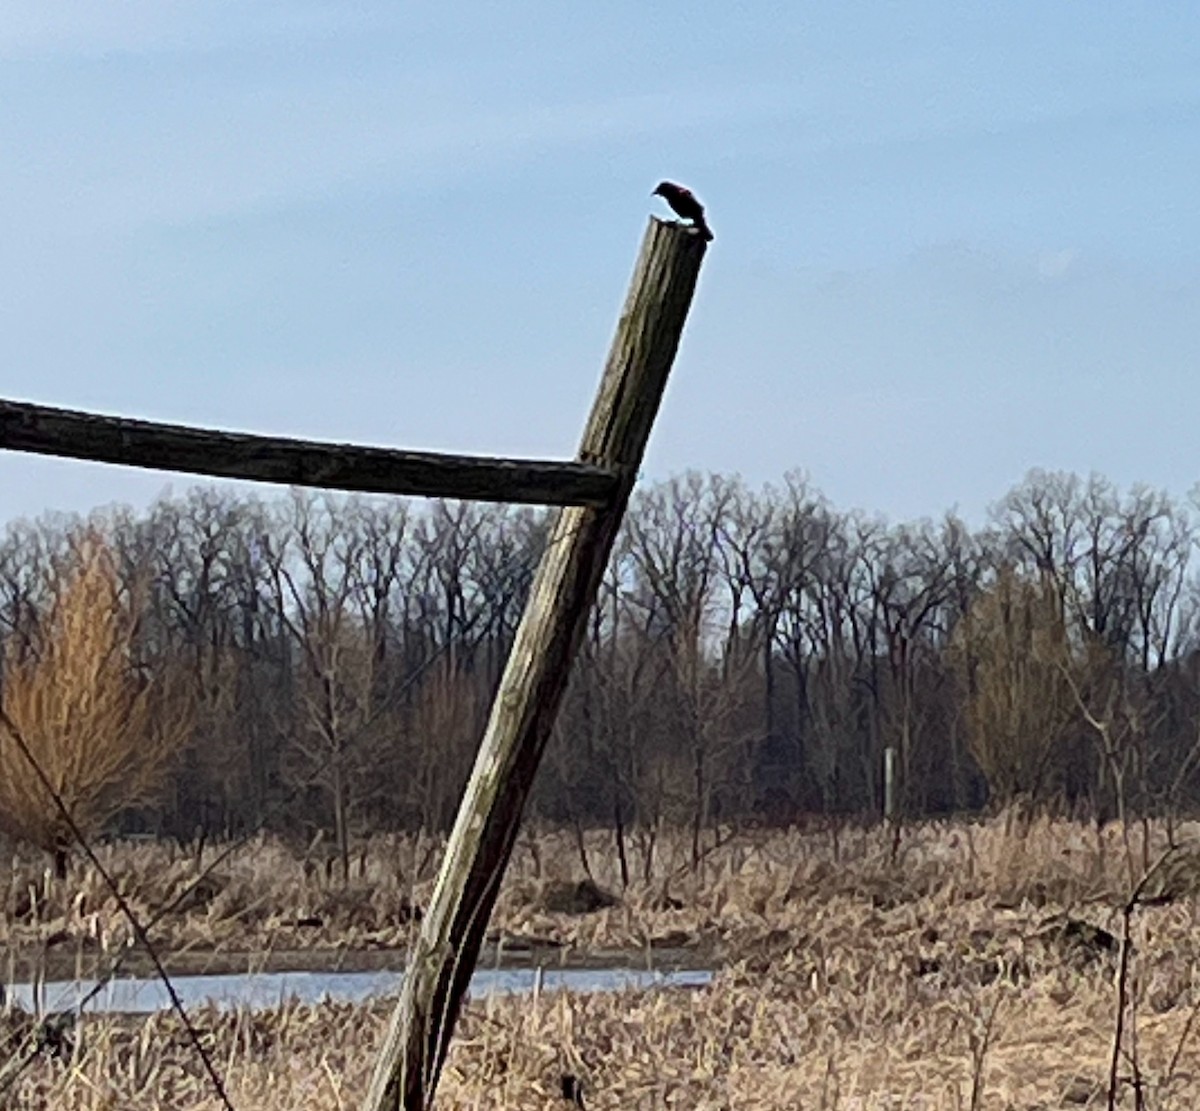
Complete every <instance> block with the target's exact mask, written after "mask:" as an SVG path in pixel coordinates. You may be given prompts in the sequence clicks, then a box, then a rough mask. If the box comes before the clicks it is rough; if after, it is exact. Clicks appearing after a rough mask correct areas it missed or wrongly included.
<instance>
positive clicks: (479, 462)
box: [0, 400, 617, 506]
mask: <svg viewBox="0 0 1200 1111" xmlns="http://www.w3.org/2000/svg"><path fill="white" fill-rule="evenodd" d="M0 449H4V450H7V451H26V452H33V453H35V454H38V455H57V456H63V457H66V458H70V459H86V460H90V461H92V462H97V463H117V464H121V465H123V466H128V467H150V468H153V469H156V470H164V471H184V472H187V473H189V474H201V475H212V476H216V477H220V478H241V479H247V480H250V481H253V482H276V483H284V484H286V485H289V486H319V487H322V488H324V489H328V490H355V491H359V492H361V493H367V494H409V495H413V496H419V497H431V498H432V497H443V498H463V499H471V500H474V501H493V502H523V503H527V504H532V505H593V506H602V505H605V504H607V502H608V501H609V500H610V499H611V498H612V496H613V493H614V491H615V489H616V486H617V479H616V476H615V475H614V474H612V473H611V472H610V471H608V470H606V469H605V468H603V467H601V466H598V465H595V464H589V463H584V462H552V461H541V460H531V459H489V458H486V457H476V456H467V455H441V454H438V453H434V452H417V451H393V450H391V449H389V448H377V447H357V446H355V445H353V444H330V443H319V442H316V441H311V440H292V439H283V438H279V437H274V436H255V435H251V434H249V433H242V432H219V431H215V430H211V429H203V428H191V427H188V426H186V425H180V424H158V423H154V422H150V421H140V420H130V419H127V418H125V417H109V416H100V415H98V414H94V413H80V412H75V411H74V410H71V409H55V408H50V407H48V406H45V405H31V404H28V403H26V402H20V401H4V400H0Z"/></svg>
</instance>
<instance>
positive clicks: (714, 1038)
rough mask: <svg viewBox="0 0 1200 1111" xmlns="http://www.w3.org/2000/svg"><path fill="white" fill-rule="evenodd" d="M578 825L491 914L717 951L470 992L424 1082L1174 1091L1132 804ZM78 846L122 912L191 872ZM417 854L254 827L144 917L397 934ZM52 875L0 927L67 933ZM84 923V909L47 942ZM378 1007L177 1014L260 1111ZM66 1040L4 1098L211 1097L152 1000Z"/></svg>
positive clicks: (1155, 879)
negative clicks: (669, 964)
mask: <svg viewBox="0 0 1200 1111" xmlns="http://www.w3.org/2000/svg"><path fill="white" fill-rule="evenodd" d="M1143 832H1148V833H1149V843H1148V844H1146V845H1143V843H1142V837H1143ZM606 837H607V835H603V836H602V835H594V841H593V839H592V838H589V849H591V850H593V851H592V853H591V856H592V859H593V868H594V870H595V872H596V886H597V889H598V890H600V891H602V892H605V893H607V894H610V895H611V896H612V902H611V905H595V904H594V903H593V904H592V905H590V906H585V905H584V904H583V903H576V904H572V903H570V902H569V900H568V901H565V902H564V901H563V900H564V898H565V895H564V893H570V892H577V890H578V888H579V885H580V884H581V883H583V884H584V885H585V886H586V884H587V881H586V877H584V876H583V874H582V870H581V869H580V867H579V864H578V860H577V852H576V846H575V843H574V835H573V834H568V835H562V834H544V835H541V836H538V837H536V838H532V839H528V840H527V842H526V843H525V844H524V845H523V847H522V849H521V851H520V852H519V854H518V857H517V859H516V862H515V865H514V869H513V872H512V874H511V875H510V877H509V879H508V882H507V884H506V888H505V892H504V895H503V898H502V899H501V903H500V906H499V908H498V911H497V918H496V922H495V923H494V925H495V927H496V929H497V930H499V931H503V932H504V933H505V934H506V935H507V936H509V937H511V938H513V939H529V938H536V939H539V944H540V945H541V946H542V959H549V960H551V961H553V960H555V959H561V955H556V954H555V953H553V952H549V953H548V951H549V949H550V946H551V945H554V946H561V947H563V949H564V950H574V951H577V952H580V951H581V952H584V953H586V952H592V951H598V950H612V949H618V948H619V949H627V950H630V953H628V954H627V956H628V958H629V959H630V960H631V961H634V962H641V963H646V962H649V963H653V961H654V959H655V954H654V950H655V947H656V946H659V945H667V946H670V947H671V948H677V947H684V948H687V949H690V950H691V951H692V957H693V960H692V963H694V964H696V965H705V964H711V965H712V966H714V967H715V968H716V969H717V974H716V977H715V979H714V981H713V983H712V984H711V986H709V987H706V988H701V989H664V990H651V991H648V992H634V993H627V994H615V995H610V994H594V995H571V994H567V993H545V994H543V995H541V996H539V997H536V998H533V999H530V998H488V999H481V1000H476V1001H473V1002H472V1003H471V1004H470V1005H469V1006H468V1009H467V1012H466V1015H465V1018H464V1020H463V1023H462V1025H461V1027H460V1031H459V1035H458V1037H457V1040H456V1043H455V1047H454V1050H453V1052H452V1056H451V1060H450V1064H449V1067H448V1069H447V1072H446V1075H445V1078H444V1080H443V1084H442V1088H441V1097H440V1098H441V1103H440V1105H441V1106H443V1107H479V1108H483V1107H502V1108H510V1107H511V1108H527V1107H528V1108H534V1107H537V1108H550V1107H559V1106H568V1104H565V1103H563V1102H562V1094H561V1093H562V1081H563V1078H564V1077H565V1076H567V1077H573V1078H577V1079H578V1080H580V1081H581V1082H582V1084H583V1086H584V1092H585V1098H586V1106H588V1107H595V1108H605V1107H611V1108H617V1107H647V1108H650V1107H662V1106H668V1107H669V1106H679V1107H689V1108H721V1107H739V1108H740V1107H748V1108H774V1107H816V1108H829V1109H833V1108H842V1109H851V1108H874V1107H889V1108H894V1107H899V1108H910V1107H911V1108H918V1107H928V1108H945V1109H951V1108H954V1109H957V1108H971V1107H975V1108H995V1109H1000V1108H1022V1109H1024V1108H1034V1107H1045V1108H1060V1107H1063V1108H1066V1107H1089V1106H1090V1107H1096V1108H1099V1107H1104V1106H1106V1105H1107V1093H1108V1091H1109V1087H1110V1083H1113V1086H1114V1092H1115V1095H1116V1097H1117V1102H1116V1106H1120V1107H1129V1108H1133V1107H1147V1108H1152V1109H1154V1108H1186V1107H1191V1106H1194V1097H1195V1094H1196V1092H1197V1091H1198V1090H1200V1087H1198V1085H1200V1031H1197V1030H1196V1029H1195V1028H1194V1027H1195V1025H1196V1017H1197V1014H1198V1013H1200V977H1198V976H1197V973H1196V969H1197V967H1200V913H1198V912H1200V901H1198V893H1200V855H1197V854H1198V853H1200V827H1198V826H1194V825H1192V824H1189V823H1181V824H1179V825H1178V826H1177V827H1175V828H1173V829H1172V830H1170V831H1168V830H1167V829H1166V827H1165V826H1162V825H1161V824H1160V825H1155V826H1153V827H1151V828H1149V829H1148V831H1143V830H1141V829H1138V830H1134V831H1131V832H1130V835H1129V839H1128V842H1127V841H1126V839H1125V838H1124V837H1123V836H1122V831H1121V829H1120V828H1119V827H1117V826H1110V827H1109V828H1107V829H1106V830H1103V831H1098V830H1097V829H1096V828H1095V827H1094V826H1088V825H1083V824H1079V823H1072V822H1068V821H1052V820H1049V819H1038V820H1033V821H1031V822H1028V823H1023V822H1021V821H1020V820H1018V819H1017V818H1016V817H1015V816H1014V815H1011V814H1009V815H1006V816H1002V817H1000V818H997V819H995V820H991V821H988V822H979V823H967V822H963V821H957V822H947V823H935V824H925V825H921V826H917V827H914V828H911V829H908V830H905V831H904V832H903V834H902V836H901V838H900V841H899V847H898V849H895V848H894V842H893V840H892V837H891V836H890V834H889V833H888V831H886V830H884V829H880V828H875V829H860V828H853V827H844V828H840V829H836V828H833V827H830V828H826V829H815V830H810V831H807V832H800V831H790V832H766V831H760V832H757V833H750V832H747V833H742V834H739V835H737V836H733V837H731V838H730V839H729V840H727V841H725V842H724V843H722V844H720V845H719V846H717V847H715V848H711V849H710V851H709V852H708V853H706V855H705V859H704V866H703V867H702V868H701V869H699V870H696V869H693V868H692V867H691V844H690V833H689V832H688V831H687V830H682V831H674V832H670V833H664V835H663V837H662V840H661V842H660V846H659V848H660V852H659V854H658V858H657V859H658V864H657V866H656V870H655V874H654V877H653V879H652V881H651V882H649V883H645V882H642V881H638V882H636V883H634V884H631V886H630V887H629V888H628V889H625V890H622V889H621V887H620V875H619V872H620V869H619V866H618V865H617V864H616V862H615V860H614V859H613V855H612V853H611V852H608V853H605V852H604V851H603V849H604V841H605V839H606ZM1193 839H1196V844H1195V846H1193ZM1171 844H1174V845H1176V846H1177V848H1175V849H1174V850H1172V849H1171V848H1170V845H1171ZM213 851H214V852H215V851H216V850H215V849H214V850H213ZM105 854H106V859H107V860H108V862H109V864H110V866H111V869H112V871H113V873H114V874H115V876H116V877H117V879H118V882H119V883H120V884H121V885H122V887H123V888H125V889H127V890H129V891H131V892H133V891H136V892H138V893H139V896H138V897H139V899H142V900H144V903H143V904H139V909H141V910H142V912H143V913H145V914H146V915H147V916H152V915H153V912H154V910H155V909H156V908H157V906H158V905H159V903H160V900H161V899H162V898H168V897H170V896H171V894H172V893H173V891H174V890H175V884H176V883H182V882H183V881H184V880H185V878H186V877H187V875H188V874H189V871H190V870H193V869H194V868H195V861H194V860H185V859H183V858H178V857H177V858H176V860H175V861H174V862H173V863H172V862H170V861H169V860H167V859H166V855H165V854H166V850H165V849H164V848H163V847H162V846H146V845H139V846H128V845H112V846H109V847H107V848H106V849H105ZM1131 854H1132V855H1131ZM423 855H424V849H422V848H421V847H419V846H417V845H415V844H412V843H404V842H400V841H396V840H388V841H381V842H380V843H372V844H370V845H369V846H367V853H366V874H365V876H364V877H362V878H363V881H364V882H363V883H362V884H361V885H359V883H358V882H357V879H355V880H354V881H352V882H351V883H350V884H349V885H347V884H346V883H345V881H343V880H341V879H340V878H337V877H335V878H334V879H332V880H327V879H326V878H325V876H324V874H323V873H322V872H319V871H318V872H315V873H314V872H312V870H311V869H310V870H308V871H307V872H306V870H305V868H304V862H303V858H302V857H299V856H296V855H295V854H293V853H292V852H290V851H289V850H288V849H287V847H286V846H284V845H283V844H280V843H275V844H267V843H256V844H253V845H248V846H245V847H244V848H243V849H241V850H240V851H239V853H237V854H235V855H234V856H233V857H231V858H230V860H229V861H228V863H227V864H226V865H223V866H221V867H220V868H218V869H217V870H216V871H214V872H213V873H211V878H212V880H213V887H212V889H211V891H212V893H211V897H210V898H208V899H207V900H204V901H198V902H196V903H193V904H190V905H188V906H185V907H181V908H180V909H179V910H178V911H177V912H176V913H175V914H174V915H172V916H171V917H170V918H168V919H167V920H165V922H164V926H163V933H162V935H161V937H162V940H163V941H164V942H165V943H166V944H167V945H169V946H171V947H180V948H186V947H188V946H192V947H199V948H203V947H210V946H217V947H221V946H229V947H236V948H239V949H244V950H250V951H254V952H256V953H258V954H260V956H261V954H264V953H267V952H269V951H271V949H272V948H292V947H294V946H303V945H309V944H330V943H335V944H338V943H342V944H346V945H349V946H351V947H363V946H371V945H379V944H382V945H395V944H403V941H404V935H403V931H398V930H396V928H395V927H394V925H392V923H393V922H394V921H395V920H396V919H398V918H403V916H404V914H405V913H408V912H411V911H412V910H413V909H415V908H418V907H419V906H420V904H421V901H422V899H423V898H424V897H425V895H426V893H427V891H428V882H429V881H428V878H427V877H426V878H421V877H420V876H418V875H416V874H415V873H414V874H413V875H412V876H411V877H409V876H407V875H406V872H405V869H406V867H408V865H405V864H404V863H403V862H404V861H405V860H406V859H407V860H408V861H411V860H413V859H418V858H420V857H422V856H423ZM1147 859H1148V860H1149V861H1150V864H1149V867H1148V868H1146V867H1145V865H1144V863H1143V862H1144V861H1145V860H1147ZM397 862H400V863H399V864H397ZM1131 867H1132V868H1133V870H1134V874H1135V875H1136V876H1137V880H1136V881H1135V888H1137V890H1136V891H1135V889H1132V888H1131V887H1130V883H1129V875H1130V868H1131ZM171 875H174V877H175V878H174V879H170V878H168V877H169V876H171ZM31 879H32V881H33V882H34V883H36V879H35V878H33V877H31ZM52 882H53V883H54V885H55V886H53V887H52V892H51V898H50V899H49V900H48V901H47V902H46V903H45V904H43V906H42V908H41V913H43V914H44V918H43V919H42V920H40V921H39V922H37V923H36V924H33V923H30V922H25V923H24V925H23V926H22V929H23V930H25V931H26V932H25V934H24V935H23V938H22V940H21V942H20V944H21V945H22V946H23V947H25V948H26V949H28V946H29V945H30V943H31V942H32V939H33V936H34V935H35V934H36V935H39V936H40V937H41V939H42V944H43V945H44V944H45V943H46V941H47V940H48V939H49V938H51V937H53V936H54V935H56V934H61V933H63V932H70V931H71V930H72V929H74V928H76V927H75V925H74V921H73V919H72V915H73V914H74V913H75V911H74V905H75V904H78V903H82V905H83V906H84V907H87V906H89V904H91V905H93V906H94V908H95V909H94V910H91V911H88V912H87V913H95V914H99V915H101V916H104V917H106V918H111V919H112V920H114V921H115V912H114V909H113V907H112V904H111V901H106V899H105V897H104V895H103V891H102V886H101V885H100V884H99V883H98V882H97V881H96V878H95V877H93V876H90V875H88V874H87V873H86V871H85V870H84V868H83V866H79V867H78V868H77V869H74V870H73V871H72V873H71V876H70V877H69V878H68V881H67V884H66V886H65V887H64V888H63V892H64V897H62V898H61V899H57V898H56V896H55V895H54V892H56V891H57V890H58V886H57V883H58V881H52ZM156 884H157V886H156ZM67 892H74V894H73V895H71V896H70V897H67V896H66V893H67ZM337 893H340V896H339V894H337ZM80 895H82V896H83V898H82V899H80V898H79V896H80ZM92 900H94V903H92V902H91V901H92ZM15 909H16V908H13V907H12V906H10V907H9V917H10V919H15V918H17V917H19V916H17V915H15V914H14V910H15ZM301 912H304V913H306V914H313V915H314V916H315V915H317V914H324V915H327V916H328V922H327V923H326V924H325V925H323V926H322V927H320V928H316V927H314V928H313V931H312V934H311V935H308V934H307V932H306V931H305V930H304V929H303V928H297V927H296V926H295V924H294V918H295V917H296V916H297V915H298V914H300V913H301ZM1126 912H1128V913H1126ZM10 929H12V927H10ZM89 936H91V935H90V934H89V933H88V932H87V927H86V925H84V927H83V932H82V933H81V934H80V935H78V936H73V937H72V938H71V939H70V940H67V941H63V942H61V943H59V944H62V945H65V946H67V947H68V948H71V947H76V946H78V945H80V944H82V943H83V942H82V940H81V939H83V938H87V937H89ZM16 940H17V939H16V938H14V937H10V939H9V941H10V944H13V943H14V942H15V941H16ZM114 941H115V938H113V939H110V941H109V945H108V947H109V949H110V950H111V948H112V945H113V944H114ZM1127 944H1128V946H1129V948H1128V950H1127V951H1125V952H1124V956H1123V950H1124V948H1125V946H1126V945H1127ZM84 949H85V951H87V950H86V944H85V946H84ZM94 956H95V957H96V958H97V959H100V957H101V954H99V953H97V954H94ZM105 956H106V955H105ZM1123 962H1124V966H1125V971H1124V973H1122V972H1121V968H1122V964H1123ZM1119 992H1120V993H1121V994H1123V996H1124V999H1123V1001H1122V1000H1119V998H1118V993H1119ZM387 1009H388V1007H387V1003H386V1002H384V1001H381V1002H380V1003H379V1004H377V1005H371V1006H362V1007H348V1006H346V1005H340V1004H334V1003H328V1004H324V1005H321V1006H316V1007H302V1006H297V1005H285V1006H283V1007H282V1008H280V1009H278V1010H274V1011H267V1012H261V1013H249V1012H245V1011H242V1012H225V1013H218V1012H216V1011H209V1012H200V1013H197V1014H195V1015H193V1019H194V1021H195V1022H196V1023H197V1025H198V1027H199V1028H200V1030H201V1032H202V1036H203V1037H204V1038H205V1040H206V1044H208V1045H209V1046H210V1047H211V1050H212V1052H213V1055H214V1059H215V1060H216V1061H217V1063H218V1064H219V1066H220V1070H221V1073H222V1076H223V1077H224V1079H225V1081H226V1083H227V1085H228V1088H229V1093H230V1096H231V1099H232V1101H233V1102H234V1105H235V1106H236V1107H238V1108H243V1109H246V1111H274V1109H276V1108H279V1109H281V1111H282V1109H283V1108H285V1107H293V1106H296V1105H297V1103H301V1104H303V1105H304V1106H308V1107H315V1108H325V1107H328V1108H340V1107H353V1106H355V1105H356V1104H355V1101H356V1098H357V1097H358V1096H359V1095H360V1094H361V1092H362V1090H363V1086H364V1085H365V1081H366V1076H367V1073H368V1070H369V1068H370V1066H371V1064H372V1061H373V1056H372V1053H373V1049H374V1047H375V1045H376V1044H377V1042H378V1040H379V1039H380V1037H381V1036H382V1030H383V1025H384V1022H385V1018H386V1014H387ZM1118 1010H1120V1013H1121V1014H1122V1016H1123V1018H1122V1021H1123V1029H1122V1030H1121V1031H1120V1042H1121V1052H1120V1054H1119V1056H1118V1058H1117V1066H1116V1080H1115V1082H1113V1081H1112V1080H1111V1077H1110V1073H1111V1071H1112V1059H1113V1057H1112V1055H1113V1046H1114V1038H1115V1037H1117V1026H1116V1016H1117V1013H1118ZM8 1021H9V1025H10V1036H11V1037H12V1039H13V1044H15V1045H17V1046H20V1045H22V1044H28V1042H29V1040H30V1037H31V1036H32V1035H31V1029H32V1023H31V1020H30V1019H29V1018H28V1017H27V1016H23V1015H20V1014H18V1013H15V1012H14V1013H12V1014H10V1016H9V1019H8ZM35 1033H36V1032H35ZM69 1043H70V1044H69V1047H68V1048H67V1050H66V1051H65V1052H64V1053H63V1054H62V1056H61V1057H56V1056H54V1055H53V1054H51V1053H49V1052H47V1051H43V1052H42V1053H40V1054H38V1055H36V1056H35V1057H34V1058H33V1059H32V1061H31V1063H30V1064H29V1066H28V1067H27V1068H26V1069H25V1070H24V1071H23V1072H22V1073H21V1075H20V1077H19V1078H18V1079H17V1081H16V1083H15V1085H14V1087H13V1089H12V1093H13V1096H14V1099H15V1101H16V1102H15V1104H14V1105H16V1106H45V1107H51V1106H54V1107H78V1108H89V1109H90V1108H96V1109H99V1108H118V1107H119V1108H143V1107H144V1108H163V1109H165V1108H168V1107H169V1108H191V1107H197V1108H199V1107H205V1108H208V1107H216V1106H218V1103H217V1102H216V1100H215V1097H214V1095H213V1093H212V1091H211V1088H210V1087H209V1085H208V1081H207V1079H206V1078H205V1076H204V1074H203V1073H202V1071H201V1069H200V1066H199V1063H198V1061H197V1060H196V1058H195V1053H194V1050H193V1049H192V1048H191V1046H190V1045H189V1044H188V1041H187V1039H186V1038H185V1037H184V1036H183V1032H182V1030H181V1028H180V1027H179V1024H178V1020H177V1019H176V1018H175V1017H174V1016H171V1015H169V1014H163V1015H159V1016H156V1017H154V1018H153V1019H149V1020H144V1019H139V1020H135V1019H130V1018H121V1017H118V1016H95V1017H85V1018H84V1019H83V1020H82V1021H81V1022H80V1023H79V1025H78V1026H77V1027H76V1028H75V1029H74V1030H72V1031H71V1032H70V1033H69ZM1139 1092H1140V1095H1139ZM1139 1099H1140V1100H1141V1101H1142V1102H1140V1103H1139V1102H1137V1101H1138V1100H1139ZM889 1101H890V1102H889Z"/></svg>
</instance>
